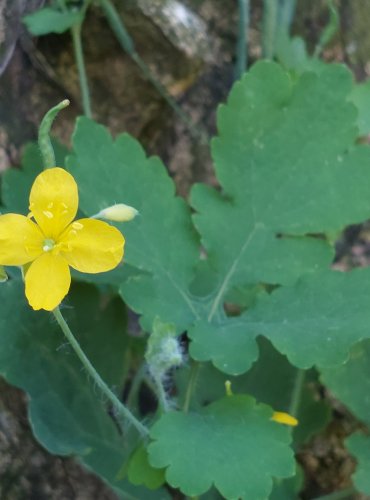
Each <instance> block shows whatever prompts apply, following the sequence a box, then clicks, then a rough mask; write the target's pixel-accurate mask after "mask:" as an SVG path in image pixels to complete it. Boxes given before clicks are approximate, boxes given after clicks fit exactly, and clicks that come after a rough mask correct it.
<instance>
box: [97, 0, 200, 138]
mask: <svg viewBox="0 0 370 500" xmlns="http://www.w3.org/2000/svg"><path fill="white" fill-rule="evenodd" d="M99 3H100V6H101V8H102V10H103V12H104V14H105V17H106V19H107V21H108V24H109V26H110V27H111V29H112V31H113V33H114V34H115V36H116V38H117V40H118V42H119V44H120V45H121V47H122V48H123V50H124V51H125V52H127V54H128V55H129V56H130V57H131V59H132V60H133V61H134V62H135V63H136V64H137V66H138V67H139V68H140V69H141V71H142V73H143V74H144V76H145V78H147V80H148V81H149V82H150V83H151V84H152V85H153V87H154V88H155V89H156V90H157V92H158V93H159V94H160V95H161V96H162V97H163V99H164V100H165V101H166V102H167V103H168V104H169V105H170V106H171V108H172V109H173V110H174V111H175V113H176V114H177V115H178V116H179V117H180V119H181V120H182V121H183V122H184V123H185V125H186V126H187V127H188V129H189V131H190V133H191V134H192V136H193V137H197V138H199V139H200V141H201V143H202V144H208V142H209V138H208V134H207V132H206V131H205V130H204V129H203V128H200V127H197V126H196V125H195V124H194V123H193V121H192V119H191V118H190V117H189V116H188V115H187V113H185V112H184V111H183V110H182V109H181V107H180V106H179V105H178V104H177V102H176V101H175V99H174V98H173V97H172V96H171V95H170V94H169V93H168V91H167V89H166V87H164V86H163V85H162V84H161V83H160V82H159V81H158V80H157V78H156V77H155V76H154V75H153V73H152V72H151V70H150V68H149V66H148V65H147V64H146V63H145V62H144V61H143V60H142V58H141V57H140V56H139V54H138V53H137V52H136V50H135V46H134V42H133V40H132V38H131V37H130V35H129V34H128V32H127V30H126V27H125V26H124V24H123V22H122V20H121V18H120V16H119V14H118V12H117V10H116V8H115V7H114V5H113V4H112V2H111V1H110V0H99Z"/></svg>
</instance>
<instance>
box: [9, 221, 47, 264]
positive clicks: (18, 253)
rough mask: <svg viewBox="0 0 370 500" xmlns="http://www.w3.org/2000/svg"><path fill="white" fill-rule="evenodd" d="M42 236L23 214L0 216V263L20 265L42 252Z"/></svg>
mask: <svg viewBox="0 0 370 500" xmlns="http://www.w3.org/2000/svg"><path fill="white" fill-rule="evenodd" d="M43 239H44V236H43V234H42V232H41V231H40V229H39V227H38V226H37V224H35V223H34V222H32V221H31V220H30V219H27V217H25V216H24V215H18V214H5V215H1V216H0V264H2V265H5V266H22V265H23V264H26V263H27V262H31V261H32V260H34V259H36V257H38V256H39V255H41V253H42V242H43Z"/></svg>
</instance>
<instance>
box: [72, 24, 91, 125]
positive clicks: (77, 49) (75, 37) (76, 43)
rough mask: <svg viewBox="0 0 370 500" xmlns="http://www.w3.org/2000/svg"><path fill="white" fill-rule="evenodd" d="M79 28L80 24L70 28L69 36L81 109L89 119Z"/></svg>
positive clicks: (89, 107) (87, 94) (89, 110)
mask: <svg viewBox="0 0 370 500" xmlns="http://www.w3.org/2000/svg"><path fill="white" fill-rule="evenodd" d="M81 26H82V25H81V24H80V23H78V24H75V25H74V26H72V28H71V35H72V41H73V50H74V53H75V59H76V64H77V70H78V77H79V80H80V89H81V95H82V107H83V110H84V114H85V115H86V116H87V117H88V118H91V116H92V113H91V104H90V92H89V85H88V83H87V76H86V69H85V61H84V55H83V50H82V43H81Z"/></svg>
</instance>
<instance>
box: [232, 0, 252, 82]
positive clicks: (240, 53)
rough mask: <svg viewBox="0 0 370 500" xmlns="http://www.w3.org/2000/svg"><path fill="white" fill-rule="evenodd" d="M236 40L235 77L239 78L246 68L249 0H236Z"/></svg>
mask: <svg viewBox="0 0 370 500" xmlns="http://www.w3.org/2000/svg"><path fill="white" fill-rule="evenodd" d="M238 5H239V20H238V41H237V45H236V64H235V79H236V80H239V79H240V78H241V77H242V75H243V73H244V72H245V71H246V69H247V60H248V29H249V0H238Z"/></svg>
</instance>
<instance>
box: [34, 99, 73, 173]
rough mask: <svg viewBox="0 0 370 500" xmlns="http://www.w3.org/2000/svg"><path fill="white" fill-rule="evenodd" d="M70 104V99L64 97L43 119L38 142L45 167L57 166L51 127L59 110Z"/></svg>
mask: <svg viewBox="0 0 370 500" xmlns="http://www.w3.org/2000/svg"><path fill="white" fill-rule="evenodd" d="M68 105H69V100H68V99H64V101H62V102H60V103H59V104H57V105H56V106H54V107H53V108H51V109H49V111H48V112H47V113H46V115H45V116H44V118H43V119H42V121H41V124H40V128H39V134H38V143H39V148H40V151H41V156H42V161H43V164H44V168H52V167H55V154H54V149H53V146H52V144H51V140H50V129H51V126H52V124H53V121H54V120H55V118H56V116H57V114H58V113H59V111H61V110H62V109H64V108H66V107H67V106H68Z"/></svg>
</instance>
